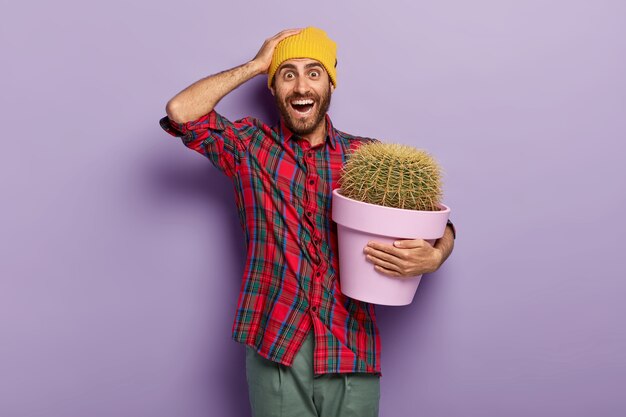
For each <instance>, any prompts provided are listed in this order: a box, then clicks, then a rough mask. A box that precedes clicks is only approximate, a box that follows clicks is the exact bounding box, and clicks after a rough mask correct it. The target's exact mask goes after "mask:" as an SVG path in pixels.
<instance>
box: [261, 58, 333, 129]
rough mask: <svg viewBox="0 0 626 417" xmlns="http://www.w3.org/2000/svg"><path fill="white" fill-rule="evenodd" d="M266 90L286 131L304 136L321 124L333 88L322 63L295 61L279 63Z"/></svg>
mask: <svg viewBox="0 0 626 417" xmlns="http://www.w3.org/2000/svg"><path fill="white" fill-rule="evenodd" d="M270 90H271V91H272V94H273V95H274V98H275V100H276V105H277V107H278V110H279V111H280V115H281V117H282V119H283V120H284V121H285V124H286V125H287V127H288V128H289V130H291V131H292V132H294V133H295V134H298V135H308V134H310V133H312V132H314V131H315V130H316V129H318V128H320V125H322V124H323V123H324V116H325V115H326V112H327V111H328V107H329V106H330V96H331V94H332V92H333V90H334V86H333V85H332V84H331V82H330V77H329V76H328V73H327V72H326V70H325V69H324V66H322V64H320V63H319V62H318V61H316V60H314V59H309V58H297V59H289V60H287V61H285V62H283V63H282V64H281V66H280V67H279V68H278V70H277V71H276V74H275V75H274V80H273V84H272V87H271V88H270ZM322 126H323V125H322Z"/></svg>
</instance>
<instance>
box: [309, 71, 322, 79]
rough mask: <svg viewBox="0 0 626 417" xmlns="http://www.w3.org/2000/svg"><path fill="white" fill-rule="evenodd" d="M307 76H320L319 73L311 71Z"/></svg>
mask: <svg viewBox="0 0 626 417" xmlns="http://www.w3.org/2000/svg"><path fill="white" fill-rule="evenodd" d="M309 76H311V77H312V78H317V77H319V76H320V72H319V71H318V70H313V71H311V72H309Z"/></svg>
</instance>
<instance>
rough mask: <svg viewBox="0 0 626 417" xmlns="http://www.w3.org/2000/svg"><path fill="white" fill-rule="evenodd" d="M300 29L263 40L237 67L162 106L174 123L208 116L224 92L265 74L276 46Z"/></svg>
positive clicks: (203, 81)
mask: <svg viewBox="0 0 626 417" xmlns="http://www.w3.org/2000/svg"><path fill="white" fill-rule="evenodd" d="M301 30H302V29H286V30H283V31H282V32H280V33H278V34H276V35H274V36H272V37H271V38H269V39H266V40H265V42H264V43H263V46H262V47H261V49H260V50H259V52H258V53H257V54H256V56H255V57H254V58H253V59H252V60H251V61H249V62H246V63H245V64H243V65H240V66H238V67H235V68H232V69H229V70H226V71H222V72H220V73H218V74H214V75H210V76H208V77H206V78H203V79H201V80H199V81H196V82H195V83H193V84H191V85H190V86H189V87H187V88H185V89H184V90H183V91H181V92H180V93H178V94H177V95H175V96H174V97H173V98H172V99H170V101H168V102H167V105H166V106H165V111H166V112H167V116H168V117H169V118H170V119H171V120H172V121H174V122H177V123H186V122H188V121H191V120H196V119H197V118H199V117H200V116H202V115H205V114H207V113H209V112H210V111H211V110H213V109H214V108H215V106H216V105H217V103H218V102H219V101H220V100H221V99H222V98H223V97H224V96H226V95H227V94H228V93H230V92H231V91H233V90H234V89H236V88H237V87H239V86H240V85H241V84H243V83H245V82H246V81H248V80H250V79H252V78H254V77H255V76H257V75H259V74H265V73H267V71H268V70H269V67H270V64H271V62H272V55H273V54H274V49H275V48H276V45H278V43H279V42H280V41H281V40H283V39H285V38H286V37H288V36H291V35H295V34H297V33H298V32H300V31H301Z"/></svg>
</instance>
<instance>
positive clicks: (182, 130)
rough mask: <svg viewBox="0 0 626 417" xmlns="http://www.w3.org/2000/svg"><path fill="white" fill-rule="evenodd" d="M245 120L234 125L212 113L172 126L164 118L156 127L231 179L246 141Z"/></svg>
mask: <svg viewBox="0 0 626 417" xmlns="http://www.w3.org/2000/svg"><path fill="white" fill-rule="evenodd" d="M245 120H246V119H244V120H243V121H239V122H235V123H233V122H231V121H230V120H228V119H226V118H225V117H223V116H221V115H220V114H218V113H217V112H216V111H215V110H211V111H210V112H209V113H207V114H205V115H204V116H201V117H199V118H198V119H196V120H192V121H189V122H185V123H178V122H175V121H173V120H172V119H170V118H169V117H168V116H165V117H163V118H161V120H160V121H159V124H160V125H161V128H162V129H163V130H165V131H166V132H167V133H169V134H170V135H172V136H174V137H180V138H181V140H182V142H183V144H184V145H185V146H186V147H188V148H190V149H193V150H194V151H196V152H198V153H200V154H201V155H203V156H205V157H207V158H208V159H209V160H210V161H211V163H213V165H214V166H215V167H216V168H217V169H219V170H220V171H222V172H223V173H224V174H226V175H227V176H229V177H232V176H233V175H235V173H236V172H237V169H238V167H239V162H240V161H241V158H242V156H243V154H244V152H245V148H246V143H247V142H248V141H249V135H250V131H249V128H250V126H249V125H247V124H246V123H245V122H244V121H245ZM246 128H248V129H246Z"/></svg>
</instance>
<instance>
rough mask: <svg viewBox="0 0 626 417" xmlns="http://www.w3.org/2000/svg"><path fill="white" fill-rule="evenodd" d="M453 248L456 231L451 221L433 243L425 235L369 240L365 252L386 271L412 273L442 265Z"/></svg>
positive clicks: (419, 272)
mask: <svg viewBox="0 0 626 417" xmlns="http://www.w3.org/2000/svg"><path fill="white" fill-rule="evenodd" d="M453 248H454V233H453V229H452V226H450V224H448V225H447V226H446V229H445V231H444V234H443V236H442V237H441V238H439V239H437V241H436V242H435V245H434V246H432V245H431V244H430V243H428V242H426V241H425V240H423V239H406V240H398V241H396V242H394V244H393V245H387V244H384V243H379V242H369V243H368V245H367V246H366V247H365V248H364V249H363V253H365V255H366V257H367V260H368V261H370V262H371V263H373V264H374V268H375V269H376V270H377V271H379V272H381V273H383V274H385V275H389V276H392V277H413V276H416V275H421V274H425V273H429V272H434V271H436V270H437V269H439V267H440V266H441V265H442V264H443V263H444V262H445V261H446V259H448V257H449V256H450V254H451V253H452V249H453Z"/></svg>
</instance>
